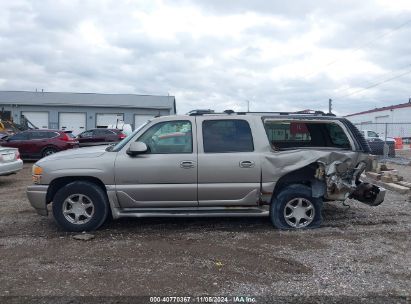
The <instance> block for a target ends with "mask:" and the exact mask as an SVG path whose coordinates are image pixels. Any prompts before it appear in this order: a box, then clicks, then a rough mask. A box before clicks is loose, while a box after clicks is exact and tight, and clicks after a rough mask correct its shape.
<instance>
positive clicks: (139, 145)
mask: <svg viewBox="0 0 411 304" xmlns="http://www.w3.org/2000/svg"><path fill="white" fill-rule="evenodd" d="M147 151H148V147H147V145H146V144H145V143H143V142H142V141H135V142H132V143H131V144H130V147H129V148H128V149H127V154H128V155H130V156H135V155H138V154H143V153H146V152H147Z"/></svg>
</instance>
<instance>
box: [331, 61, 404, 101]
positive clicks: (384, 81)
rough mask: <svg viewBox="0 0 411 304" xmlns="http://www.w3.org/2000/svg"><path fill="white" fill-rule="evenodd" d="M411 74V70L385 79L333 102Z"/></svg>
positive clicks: (339, 97)
mask: <svg viewBox="0 0 411 304" xmlns="http://www.w3.org/2000/svg"><path fill="white" fill-rule="evenodd" d="M408 66H409V65H408ZM410 73H411V70H408V71H406V72H404V73H401V74H398V75H396V76H394V77H391V78H387V79H384V80H382V81H379V82H376V83H374V84H372V85H369V86H367V87H365V88H362V89H359V90H356V91H354V92H351V93H348V94H345V95H342V96H338V97H336V98H333V100H338V99H342V98H345V97H349V96H353V95H356V94H358V93H361V92H364V91H366V90H369V89H372V88H375V87H378V86H380V85H382V84H384V83H387V82H389V81H392V80H395V79H398V78H401V77H403V76H405V75H408V74H410Z"/></svg>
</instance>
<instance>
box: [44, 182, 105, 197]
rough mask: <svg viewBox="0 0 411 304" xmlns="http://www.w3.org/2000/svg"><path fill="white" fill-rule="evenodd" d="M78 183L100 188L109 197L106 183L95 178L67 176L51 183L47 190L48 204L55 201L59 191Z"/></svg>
mask: <svg viewBox="0 0 411 304" xmlns="http://www.w3.org/2000/svg"><path fill="white" fill-rule="evenodd" d="M77 181H86V182H90V183H93V184H96V185H97V186H99V187H100V188H101V189H102V190H103V191H104V192H105V193H106V195H107V188H106V186H105V185H104V183H103V182H102V181H101V180H100V179H98V178H97V177H94V176H66V177H59V178H56V179H54V180H52V181H51V183H50V184H49V187H48V189H47V195H46V203H47V204H49V203H51V202H52V201H53V198H54V196H55V195H56V193H57V191H58V190H59V189H61V188H62V187H64V186H66V185H68V184H70V183H72V182H77Z"/></svg>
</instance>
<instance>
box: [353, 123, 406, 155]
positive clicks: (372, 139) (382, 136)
mask: <svg viewBox="0 0 411 304" xmlns="http://www.w3.org/2000/svg"><path fill="white" fill-rule="evenodd" d="M354 125H355V126H356V127H357V128H358V130H360V131H361V132H362V134H363V135H364V137H365V139H366V140H367V141H368V144H369V145H370V148H371V152H372V153H373V154H375V155H380V156H382V157H384V158H397V159H404V158H405V159H408V160H409V159H411V146H410V145H411V123H384V122H381V123H356V124H354Z"/></svg>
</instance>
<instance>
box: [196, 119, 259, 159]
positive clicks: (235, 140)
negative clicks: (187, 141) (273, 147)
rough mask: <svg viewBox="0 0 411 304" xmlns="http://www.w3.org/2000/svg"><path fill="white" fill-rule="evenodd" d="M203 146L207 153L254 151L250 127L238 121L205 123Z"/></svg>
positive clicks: (244, 122)
mask: <svg viewBox="0 0 411 304" xmlns="http://www.w3.org/2000/svg"><path fill="white" fill-rule="evenodd" d="M203 145H204V152H205V153H228V152H252V151H254V144H253V136H252V134H251V129H250V125H249V124H248V122H247V121H245V120H238V119H227V120H205V121H203Z"/></svg>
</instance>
